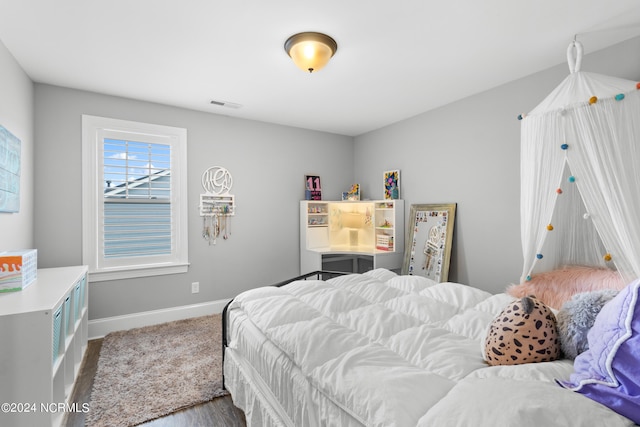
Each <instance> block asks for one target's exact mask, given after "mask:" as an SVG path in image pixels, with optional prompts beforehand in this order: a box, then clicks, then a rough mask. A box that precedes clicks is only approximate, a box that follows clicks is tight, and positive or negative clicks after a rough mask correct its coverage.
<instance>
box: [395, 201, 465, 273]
mask: <svg viewBox="0 0 640 427" xmlns="http://www.w3.org/2000/svg"><path fill="white" fill-rule="evenodd" d="M455 215H456V204H455V203H450V204H440V205H411V212H410V214H409V222H408V235H407V243H406V248H405V251H404V262H403V263H402V274H410V275H415V276H423V277H427V278H429V279H432V280H435V281H436V282H446V281H447V280H448V277H449V261H450V259H451V244H452V242H453V224H454V222H455Z"/></svg>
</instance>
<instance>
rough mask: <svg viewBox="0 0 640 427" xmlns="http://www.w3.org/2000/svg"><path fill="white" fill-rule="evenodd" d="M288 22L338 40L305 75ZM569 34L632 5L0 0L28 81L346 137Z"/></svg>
mask: <svg viewBox="0 0 640 427" xmlns="http://www.w3.org/2000/svg"><path fill="white" fill-rule="evenodd" d="M301 31H320V32H325V33H327V34H329V35H330V36H332V37H333V38H334V39H335V40H336V41H337V42H338V51H337V53H336V55H335V56H334V58H333V59H332V61H331V62H330V63H329V65H328V66H327V67H326V68H324V69H323V70H321V71H319V72H317V73H314V74H311V75H310V74H306V73H304V72H302V71H301V70H299V69H298V68H296V67H295V66H294V65H293V63H292V62H291V60H290V58H289V57H288V56H287V54H286V53H285V51H284V49H283V44H284V42H285V40H286V39H287V37H289V36H290V35H292V34H294V33H297V32H301ZM576 34H578V40H580V41H581V42H582V43H583V45H584V48H585V53H589V52H593V51H595V50H599V49H602V48H604V47H607V46H609V45H611V44H615V43H618V42H620V41H623V40H626V39H629V38H631V37H634V36H637V35H638V34H640V1H638V0H615V1H603V0H533V1H532V0H529V1H524V0H481V1H478V0H452V1H442V0H441V1H434V0H395V1H389V0H351V1H349V0H324V1H310V0H271V1H266V0H227V1H221V0H54V1H52V0H0V40H1V41H2V42H3V43H4V45H5V46H6V47H7V48H8V49H9V51H10V52H11V53H12V54H13V56H14V57H15V58H16V60H17V61H18V62H19V63H20V65H21V66H22V68H23V69H24V70H25V71H26V73H27V74H28V75H29V76H30V77H31V78H32V79H33V80H34V81H35V82H41V83H47V84H52V85H58V86H64V87H70V88H77V89H83V90H89V91H93V92H99V93H105V94H111V95H118V96H124V97H129V98H135V99H140V100H145V101H152V102H158V103H163V104H169V105H175V106H179V107H184V108H190V109H194V110H200V111H207V112H211V113H217V114H224V115H228V116H233V117H240V118H246V119H253V120H260V121H265V122H272V123H278V124H284V125H290V126H296V127H302V128H308V129H316V130H321V131H327V132H332V133H338V134H343V135H352V136H355V135H359V134H362V133H365V132H368V131H371V130H374V129H377V128H380V127H383V126H386V125H388V124H391V123H394V122H397V121H399V120H402V119H405V118H408V117H412V116H415V115H417V114H420V113H422V112H425V111H428V110H430V109H433V108H436V107H439V106H441V105H445V104H448V103H450V102H452V101H455V100H457V99H461V98H464V97H466V96H469V95H472V94H474V93H478V92H482V91H484V90H487V89H489V88H492V87H495V86H498V85H500V84H503V83H506V82H508V81H512V80H515V79H518V78H521V77H524V76H526V75H529V74H532V73H534V72H537V71H540V70H543V69H546V68H549V67H551V66H554V65H557V64H560V63H563V62H565V61H566V49H567V46H568V45H569V43H570V42H571V40H573V38H574V35H576ZM567 72H568V71H567ZM543 96H544V94H542V95H541V99H542V98H543ZM211 100H218V101H226V102H232V103H237V104H240V105H242V107H241V108H238V109H232V108H228V107H220V106H214V105H211V104H210V101H211Z"/></svg>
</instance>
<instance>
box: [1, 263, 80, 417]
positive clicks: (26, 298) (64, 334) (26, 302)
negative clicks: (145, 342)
mask: <svg viewBox="0 0 640 427" xmlns="http://www.w3.org/2000/svg"><path fill="white" fill-rule="evenodd" d="M88 301H89V283H88V279H87V267H86V266H74V267H60V268H45V269H39V270H38V277H37V280H36V281H35V282H34V283H33V284H31V285H30V286H29V287H27V288H26V289H24V290H22V291H18V292H12V293H7V294H0V319H1V320H0V325H2V327H1V328H0V343H2V344H1V345H2V352H0V403H9V404H15V405H16V406H15V409H16V412H5V411H2V412H0V425H3V426H5V425H6V426H16V427H18V426H59V425H60V424H61V423H62V421H63V419H64V416H65V410H64V406H62V407H61V406H58V405H64V404H67V405H69V404H70V401H69V399H70V397H71V393H72V391H73V385H74V383H75V379H76V377H77V375H78V373H79V371H80V365H81V364H82V359H83V357H84V353H85V351H86V349H87V338H88ZM26 405H30V406H28V407H26ZM25 408H26V409H28V411H27V410H25ZM19 409H20V411H18V410H19Z"/></svg>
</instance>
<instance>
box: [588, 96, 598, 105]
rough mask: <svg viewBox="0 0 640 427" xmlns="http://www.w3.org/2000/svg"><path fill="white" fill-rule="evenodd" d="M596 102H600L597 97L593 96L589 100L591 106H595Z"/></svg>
mask: <svg viewBox="0 0 640 427" xmlns="http://www.w3.org/2000/svg"><path fill="white" fill-rule="evenodd" d="M596 102H598V97H597V96H592V97H591V98H589V104H595V103H596Z"/></svg>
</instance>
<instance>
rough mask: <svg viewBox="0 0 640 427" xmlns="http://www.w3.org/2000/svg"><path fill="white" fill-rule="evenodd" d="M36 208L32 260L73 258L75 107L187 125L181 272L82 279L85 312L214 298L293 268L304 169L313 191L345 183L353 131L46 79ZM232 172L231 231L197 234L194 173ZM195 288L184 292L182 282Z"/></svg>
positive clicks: (77, 179) (77, 258)
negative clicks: (211, 239) (315, 178)
mask: <svg viewBox="0 0 640 427" xmlns="http://www.w3.org/2000/svg"><path fill="white" fill-rule="evenodd" d="M35 101H36V110H35V123H36V125H35V134H36V141H37V143H36V148H37V150H36V156H35V165H36V185H35V189H36V190H35V196H36V214H35V242H36V245H37V247H38V249H39V251H40V255H41V256H40V259H39V267H54V266H64V265H76V264H81V263H82V236H81V233H82V225H81V214H82V206H81V115H82V114H90V115H96V116H103V117H112V118H118V119H125V120H133V121H140V122H146V123H156V124H162V125H168V126H177V127H183V128H186V129H187V133H188V169H189V171H188V179H189V181H188V186H189V190H188V192H189V195H188V199H189V260H190V263H191V265H190V267H189V272H188V273H185V274H176V275H169V276H156V277H151V278H142V279H132V280H116V281H107V282H96V283H92V284H91V288H90V301H89V316H90V318H91V319H100V318H105V317H110V316H117V315H123V314H130V313H135V312H141V311H148V310H156V309H162V308H168V307H177V306H182V305H189V304H196V303H201V302H207V301H217V300H222V299H226V298H231V297H233V296H234V295H236V294H238V293H239V292H242V291H244V290H246V289H250V288H254V287H256V286H258V285H268V284H271V283H274V282H277V281H280V280H284V279H287V278H289V277H293V276H296V275H298V274H299V268H300V267H299V226H298V223H299V201H300V200H302V199H304V175H305V174H309V173H312V174H318V175H320V176H321V179H322V186H323V197H324V198H327V199H330V198H333V199H335V198H338V197H339V195H340V193H341V191H343V190H344V189H345V188H348V185H350V184H351V183H352V182H353V167H352V165H353V139H352V138H351V137H345V136H340V135H333V134H328V133H322V132H315V131H309V130H303V129H297V128H292V127H285V126H279V125H272V124H267V123H261V122H256V121H248V120H238V119H232V118H229V117H226V116H221V115H214V114H207V113H202V112H196V111H192V110H185V109H181V108H174V107H169V106H164V105H159V104H152V103H147V102H141V101H135V100H130V99H124V98H118V97H112V96H105V95H100V94H95V93H90V92H83V91H78V90H71V89H65V88H60V87H55V86H49V85H43V84H36V85H35ZM216 165H217V166H223V167H225V168H227V169H228V170H229V171H230V172H231V174H232V175H233V188H232V189H231V193H232V194H235V196H236V204H237V214H236V216H235V217H233V219H232V224H231V227H232V230H231V231H232V236H231V238H230V239H229V240H226V241H225V240H222V239H219V240H218V243H217V245H215V246H209V245H208V244H207V242H206V241H204V240H203V239H202V237H201V233H202V219H201V217H200V216H199V215H198V203H199V195H200V193H203V192H204V190H203V188H202V185H201V183H200V180H201V175H202V173H203V172H204V171H205V170H206V169H207V168H209V167H211V166H216ZM195 281H198V282H200V293H198V294H191V282H195Z"/></svg>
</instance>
